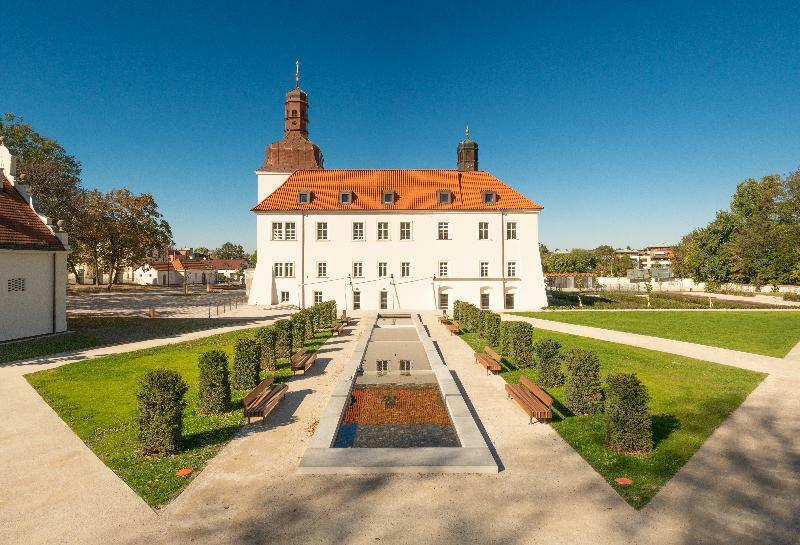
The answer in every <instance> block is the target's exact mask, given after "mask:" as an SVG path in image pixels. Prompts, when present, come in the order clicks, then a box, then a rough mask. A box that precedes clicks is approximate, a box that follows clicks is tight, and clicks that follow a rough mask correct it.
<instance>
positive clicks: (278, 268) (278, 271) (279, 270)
mask: <svg viewBox="0 0 800 545" xmlns="http://www.w3.org/2000/svg"><path fill="white" fill-rule="evenodd" d="M272 274H273V275H274V276H275V278H281V277H283V263H275V264H273V265H272Z"/></svg>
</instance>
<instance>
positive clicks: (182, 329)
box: [0, 316, 241, 363]
mask: <svg viewBox="0 0 800 545" xmlns="http://www.w3.org/2000/svg"><path fill="white" fill-rule="evenodd" d="M237 323H241V321H237V320H229V319H220V318H211V319H208V318H141V317H110V316H70V317H68V318H67V327H68V328H69V331H68V332H67V333H64V334H61V335H52V336H48V337H40V338H37V339H29V340H26V341H16V342H10V343H3V344H0V363H6V362H10V361H16V360H24V359H28V358H38V357H41V356H47V355H50V354H58V353H61V352H71V351H73V350H82V349H86V348H92V347H95V346H101V345H109V344H122V343H129V342H135V341H144V340H147V339H156V338H161V337H169V336H171V335H180V334H182V333H189V332H191V331H201V330H205V329H215V328H219V327H226V326H229V325H234V324H237Z"/></svg>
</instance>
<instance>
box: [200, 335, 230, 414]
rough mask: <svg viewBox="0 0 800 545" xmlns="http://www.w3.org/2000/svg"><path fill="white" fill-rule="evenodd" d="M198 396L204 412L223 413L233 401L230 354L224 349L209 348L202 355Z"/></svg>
mask: <svg viewBox="0 0 800 545" xmlns="http://www.w3.org/2000/svg"><path fill="white" fill-rule="evenodd" d="M198 397H199V398H200V406H199V411H198V412H200V413H202V414H217V413H223V412H225V411H226V410H227V409H228V405H229V404H230V402H231V386H230V384H228V356H227V355H226V354H225V352H223V351H222V350H209V351H208V352H204V353H203V354H201V355H200V384H199V392H198Z"/></svg>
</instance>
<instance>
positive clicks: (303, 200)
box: [297, 190, 311, 204]
mask: <svg viewBox="0 0 800 545" xmlns="http://www.w3.org/2000/svg"><path fill="white" fill-rule="evenodd" d="M297 202H299V203H300V204H308V203H310V202H311V191H305V190H304V191H300V192H299V193H298V194H297Z"/></svg>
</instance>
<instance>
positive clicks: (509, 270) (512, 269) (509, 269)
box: [506, 261, 517, 278]
mask: <svg viewBox="0 0 800 545" xmlns="http://www.w3.org/2000/svg"><path fill="white" fill-rule="evenodd" d="M506 276H507V277H509V278H514V277H515V276H517V262H516V261H509V262H508V263H507V265H506Z"/></svg>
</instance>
